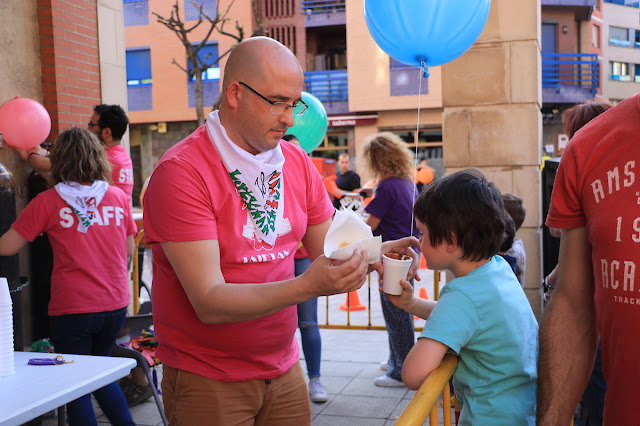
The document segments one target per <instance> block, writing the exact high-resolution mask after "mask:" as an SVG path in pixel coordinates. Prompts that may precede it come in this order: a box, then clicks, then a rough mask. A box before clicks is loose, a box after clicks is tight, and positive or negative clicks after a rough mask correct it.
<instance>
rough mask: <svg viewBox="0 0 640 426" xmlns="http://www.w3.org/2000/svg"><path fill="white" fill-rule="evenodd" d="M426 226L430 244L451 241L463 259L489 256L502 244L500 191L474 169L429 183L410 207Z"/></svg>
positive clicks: (473, 260) (502, 225)
mask: <svg viewBox="0 0 640 426" xmlns="http://www.w3.org/2000/svg"><path fill="white" fill-rule="evenodd" d="M413 211H414V214H415V217H416V219H418V220H420V222H422V223H423V224H424V225H425V226H426V227H427V228H428V229H429V239H430V242H431V245H432V246H437V245H439V244H441V243H443V242H447V243H453V241H454V238H455V240H456V242H457V245H458V247H460V248H461V249H462V259H463V260H469V261H472V262H477V261H481V260H484V259H490V258H491V257H492V256H494V255H495V254H497V253H498V252H499V251H500V247H502V243H503V242H504V235H505V226H506V225H505V216H506V215H505V214H504V206H503V203H502V197H501V196H500V191H499V190H498V188H496V186H495V185H494V184H493V183H491V182H488V181H487V179H486V178H485V177H484V175H483V174H482V173H481V172H480V171H479V170H476V169H465V170H461V171H459V172H456V173H453V174H451V175H449V176H447V177H444V178H442V179H439V180H437V181H434V182H432V183H430V184H429V185H428V186H427V187H426V188H425V189H424V190H423V191H422V193H420V195H419V196H418V199H417V200H416V204H415V206H414V207H413Z"/></svg>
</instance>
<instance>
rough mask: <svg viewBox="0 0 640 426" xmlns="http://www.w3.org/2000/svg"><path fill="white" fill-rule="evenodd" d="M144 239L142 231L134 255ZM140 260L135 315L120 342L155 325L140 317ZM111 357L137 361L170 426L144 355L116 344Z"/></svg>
mask: <svg viewBox="0 0 640 426" xmlns="http://www.w3.org/2000/svg"><path fill="white" fill-rule="evenodd" d="M143 239H144V231H140V232H139V233H138V235H137V236H136V238H135V244H136V247H135V250H134V253H138V249H139V247H140V243H141V241H143ZM138 260H139V259H138V256H133V271H132V272H131V279H132V280H133V294H134V297H133V313H134V315H133V316H129V317H126V318H125V320H124V326H123V327H122V328H123V330H128V332H127V334H126V335H125V336H121V337H120V338H119V340H122V339H123V338H126V339H127V340H130V339H131V338H132V337H136V336H141V335H142V330H149V329H151V326H152V325H153V314H151V313H148V314H140V315H138V312H139V309H140V306H139V305H140V301H139V297H137V295H138V293H139V290H138V289H139V284H140V282H139V275H138V269H139V264H138ZM111 356H117V357H121V358H132V359H135V360H136V362H137V364H138V365H137V367H140V368H142V371H144V374H145V376H147V380H149V383H150V384H152V385H151V388H152V389H153V399H154V400H155V402H156V405H157V406H158V411H159V412H160V417H162V423H163V424H165V425H168V424H169V422H168V421H167V417H166V416H165V414H164V406H163V405H162V401H161V400H160V395H159V394H158V390H157V389H156V387H155V386H154V385H153V372H152V370H151V367H150V366H149V362H148V361H147V359H146V358H145V357H144V355H142V353H140V352H138V351H137V350H135V349H129V348H125V347H123V346H120V345H118V344H117V343H116V344H114V347H113V350H112V351H111Z"/></svg>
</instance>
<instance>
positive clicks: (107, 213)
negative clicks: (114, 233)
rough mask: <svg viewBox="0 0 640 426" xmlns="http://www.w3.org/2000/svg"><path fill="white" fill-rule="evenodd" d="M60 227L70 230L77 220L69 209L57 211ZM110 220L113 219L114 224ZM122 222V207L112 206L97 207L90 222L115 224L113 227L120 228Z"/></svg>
mask: <svg viewBox="0 0 640 426" xmlns="http://www.w3.org/2000/svg"><path fill="white" fill-rule="evenodd" d="M59 216H60V219H61V220H60V226H62V227H63V228H71V227H72V226H73V224H74V223H75V220H76V219H77V217H76V215H75V213H74V212H73V210H71V207H63V208H61V209H60V211H59ZM110 219H115V222H113V221H111V220H110ZM123 220H124V209H123V208H122V207H114V206H99V207H98V208H97V209H96V211H95V215H94V217H93V220H92V221H91V223H92V224H94V225H99V226H109V225H113V224H114V223H115V226H120V224H121V223H122V221H123Z"/></svg>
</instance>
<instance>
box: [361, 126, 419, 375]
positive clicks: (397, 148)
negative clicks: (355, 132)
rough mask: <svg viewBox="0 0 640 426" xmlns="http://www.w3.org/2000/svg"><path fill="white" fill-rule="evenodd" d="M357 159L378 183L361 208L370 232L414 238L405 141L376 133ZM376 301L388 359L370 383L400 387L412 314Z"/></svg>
mask: <svg viewBox="0 0 640 426" xmlns="http://www.w3.org/2000/svg"><path fill="white" fill-rule="evenodd" d="M361 159H362V160H363V161H364V165H365V167H366V168H368V169H369V171H370V172H371V173H372V174H373V175H374V177H375V179H376V181H377V182H378V186H377V187H376V189H375V193H374V196H373V199H372V200H371V202H370V203H369V205H368V206H367V207H366V208H365V211H366V212H367V213H368V214H369V218H368V219H367V224H368V225H369V226H371V229H372V230H373V235H375V236H377V235H380V236H382V241H388V240H395V239H398V238H402V237H407V236H409V235H413V236H415V237H418V236H419V234H420V233H419V232H418V229H417V228H416V224H415V220H413V218H412V211H413V203H414V201H415V199H416V198H417V197H418V192H417V188H416V185H415V183H414V182H413V174H414V173H415V170H414V165H413V154H412V153H411V151H410V150H409V148H408V146H407V144H406V143H405V142H404V141H403V140H402V139H400V137H398V136H396V135H394V134H393V133H389V132H383V133H377V134H375V135H372V136H369V137H367V138H366V139H365V143H364V145H363V147H362V152H361ZM412 284H413V281H412ZM380 302H381V304H382V313H383V315H384V321H385V324H386V327H387V330H388V332H389V359H388V361H387V362H386V363H382V365H381V368H382V369H383V370H386V371H387V373H386V374H385V375H383V376H380V377H378V378H376V379H375V380H374V383H375V384H376V386H384V387H395V386H404V383H402V380H401V377H400V375H401V373H402V365H403V364H404V359H405V358H406V356H407V354H408V353H409V351H410V350H411V348H412V347H413V344H414V342H415V337H414V331H413V317H412V316H411V314H408V313H407V312H405V311H403V310H402V309H399V308H397V307H395V306H394V305H393V304H392V303H391V302H390V301H389V299H388V298H387V295H386V294H384V293H382V292H380Z"/></svg>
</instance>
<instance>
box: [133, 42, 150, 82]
mask: <svg viewBox="0 0 640 426" xmlns="http://www.w3.org/2000/svg"><path fill="white" fill-rule="evenodd" d="M150 84H151V50H150V49H148V48H142V49H127V86H141V85H150Z"/></svg>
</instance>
